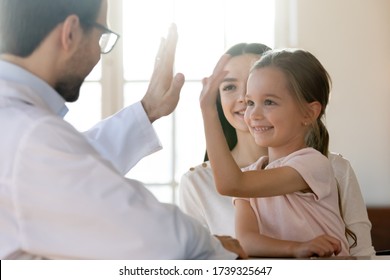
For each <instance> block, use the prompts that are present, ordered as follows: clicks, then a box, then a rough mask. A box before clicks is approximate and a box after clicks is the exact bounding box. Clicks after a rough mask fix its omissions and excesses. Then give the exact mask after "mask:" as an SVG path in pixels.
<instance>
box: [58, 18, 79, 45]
mask: <svg viewBox="0 0 390 280" xmlns="http://www.w3.org/2000/svg"><path fill="white" fill-rule="evenodd" d="M60 32H61V33H60V44H61V47H62V49H63V50H64V51H66V52H72V51H73V50H74V49H77V47H78V45H79V43H80V41H81V40H82V38H83V37H82V36H83V34H84V33H83V29H82V27H81V24H80V19H79V17H78V16H76V15H70V16H68V17H67V18H66V19H65V20H64V22H63V23H62V25H61V27H60Z"/></svg>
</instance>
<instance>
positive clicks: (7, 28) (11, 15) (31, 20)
mask: <svg viewBox="0 0 390 280" xmlns="http://www.w3.org/2000/svg"><path fill="white" fill-rule="evenodd" d="M101 4H102V0H0V38H1V39H0V53H8V54H12V55H17V56H20V57H27V56H29V55H30V54H31V53H32V52H34V50H35V49H36V48H37V47H38V46H39V45H40V44H41V42H42V41H43V40H44V39H45V38H46V37H47V35H48V34H49V33H50V32H51V31H52V30H53V29H54V28H55V27H56V26H58V24H60V23H61V22H63V21H64V20H65V19H66V18H67V17H68V16H70V15H77V16H78V17H79V19H80V23H81V24H82V26H83V28H84V29H85V30H88V29H89V28H91V27H92V25H88V24H87V23H92V22H95V21H96V19H97V17H98V14H99V11H100V8H101Z"/></svg>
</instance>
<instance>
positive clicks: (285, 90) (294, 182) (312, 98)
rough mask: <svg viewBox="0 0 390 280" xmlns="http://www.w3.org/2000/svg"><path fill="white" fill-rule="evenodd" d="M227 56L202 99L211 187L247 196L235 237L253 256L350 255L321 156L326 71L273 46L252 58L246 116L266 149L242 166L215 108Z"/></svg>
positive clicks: (302, 55) (305, 56)
mask: <svg viewBox="0 0 390 280" xmlns="http://www.w3.org/2000/svg"><path fill="white" fill-rule="evenodd" d="M229 59H230V57H229V56H223V57H222V58H221V60H220V62H219V63H218V64H217V66H216V69H215V71H214V73H213V75H212V76H211V77H210V78H208V79H204V81H203V86H204V87H203V90H202V94H201V98H200V103H201V108H202V114H203V118H204V127H205V133H206V144H207V151H208V155H209V158H210V163H211V165H212V168H213V174H214V179H215V183H216V187H217V189H218V191H219V192H220V193H221V194H224V195H229V196H237V197H241V198H247V199H240V198H237V199H236V200H235V206H236V234H237V238H238V239H239V240H240V242H241V244H242V245H243V247H244V249H245V250H246V251H247V253H248V254H249V255H251V256H270V257H310V256H331V255H349V252H348V242H347V240H346V237H345V234H344V232H345V226H344V222H343V220H342V218H341V216H340V212H339V207H338V194H337V185H336V181H335V179H334V174H333V171H332V167H331V164H330V162H329V160H328V159H327V158H326V156H325V155H327V154H328V140H329V139H328V133H327V130H326V128H325V126H324V125H323V123H322V121H321V118H322V116H323V115H324V112H325V108H326V105H327V103H328V97H329V91H330V79H329V75H328V73H327V72H326V70H325V69H324V68H323V67H322V65H321V64H320V62H319V61H318V60H317V59H316V58H315V57H314V56H313V55H311V54H310V53H308V52H305V51H303V50H296V51H289V50H283V51H271V52H269V53H267V54H265V55H263V57H262V58H261V60H260V61H259V62H257V63H256V64H255V66H254V67H253V70H252V72H251V75H250V77H249V79H248V86H247V95H246V98H245V99H246V103H247V110H246V112H245V121H246V123H247V125H248V127H249V130H250V132H251V133H252V135H253V137H254V138H255V141H256V143H257V144H258V145H259V146H266V147H268V157H262V158H260V159H259V161H258V162H256V163H255V164H254V165H252V166H250V167H249V168H248V169H247V170H248V171H247V172H242V171H241V169H240V168H239V167H238V166H237V164H236V162H235V161H234V159H233V158H232V156H231V154H230V152H229V149H228V147H227V145H226V141H225V139H224V136H223V133H222V129H221V126H220V124H219V121H218V118H217V111H216V107H215V104H216V98H217V93H218V85H219V84H220V83H221V82H222V80H223V79H224V77H225V76H226V74H227V73H226V71H223V69H224V67H225V64H226V63H227V62H228V61H229ZM257 169H258V170H257ZM252 170H253V171H252ZM262 213H264V215H262ZM271 213H273V215H271Z"/></svg>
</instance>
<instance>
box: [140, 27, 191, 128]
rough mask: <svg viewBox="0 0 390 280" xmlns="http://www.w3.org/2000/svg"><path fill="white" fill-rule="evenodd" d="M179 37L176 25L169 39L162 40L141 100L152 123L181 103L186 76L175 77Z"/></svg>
mask: <svg viewBox="0 0 390 280" xmlns="http://www.w3.org/2000/svg"><path fill="white" fill-rule="evenodd" d="M177 37H178V35H177V29H176V25H175V24H172V25H171V27H170V29H169V33H168V36H167V38H166V39H165V38H162V39H161V43H160V47H159V50H158V52H157V56H156V61H155V65H154V70H153V74H152V77H151V80H150V83H149V87H148V89H147V91H146V94H145V96H144V97H143V98H142V100H141V103H142V105H143V107H144V109H145V112H146V114H147V115H148V117H149V120H150V122H154V121H155V120H157V119H159V118H160V117H163V116H167V115H169V114H170V113H172V112H173V110H174V109H175V108H176V105H177V103H178V102H179V96H180V91H181V88H182V87H183V84H184V75H183V74H181V73H177V74H176V75H175V76H174V75H173V65H174V61H175V51H176V44H177Z"/></svg>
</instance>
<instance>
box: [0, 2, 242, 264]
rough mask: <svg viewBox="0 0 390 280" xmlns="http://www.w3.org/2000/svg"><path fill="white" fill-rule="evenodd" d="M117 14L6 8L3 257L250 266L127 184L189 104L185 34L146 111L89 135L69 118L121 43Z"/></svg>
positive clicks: (77, 7) (233, 248)
mask: <svg viewBox="0 0 390 280" xmlns="http://www.w3.org/2000/svg"><path fill="white" fill-rule="evenodd" d="M106 14H107V0H82V1H80V0H33V1H32V0H30V1H26V0H0V38H1V40H0V127H1V129H2V134H1V137H0V159H1V160H0V228H1V230H0V258H1V259H235V258H237V257H241V258H245V257H246V255H245V253H244V252H243V251H242V248H241V247H240V245H239V243H238V242H237V240H235V239H232V238H230V237H225V236H222V237H214V236H212V235H210V234H209V233H208V232H207V231H206V230H205V229H204V228H203V227H202V226H201V225H200V224H199V223H198V222H196V221H195V220H193V219H192V218H190V217H188V216H186V215H184V214H183V213H182V212H181V211H180V210H179V209H178V208H177V207H176V206H173V205H168V204H163V203H160V202H158V201H157V200H156V198H155V197H154V196H153V195H152V194H151V193H150V192H149V191H148V190H147V189H146V188H145V187H144V186H143V185H142V183H140V182H138V181H135V180H130V179H126V178H125V177H124V174H126V173H127V172H128V171H129V169H131V168H132V167H133V165H134V164H136V163H137V162H138V161H139V160H140V159H141V158H142V157H144V156H146V155H148V154H150V153H152V152H155V151H157V150H159V149H160V148H161V147H160V142H159V140H158V138H157V136H156V134H155V132H154V130H153V128H152V125H151V123H152V122H153V121H154V120H156V119H158V118H160V117H162V116H165V115H168V114H170V113H171V112H172V111H173V110H174V108H175V107H176V105H177V102H178V99H179V94H180V90H181V87H182V86H183V83H184V77H183V75H182V74H177V75H176V76H175V77H173V74H172V73H173V61H174V55H175V47H176V41H177V34H176V29H175V26H172V28H171V29H170V33H169V35H168V37H167V40H166V41H164V42H162V44H161V46H160V49H159V51H158V54H157V58H156V65H155V69H154V72H153V75H152V79H151V82H150V85H149V88H148V90H147V92H146V94H145V96H144V97H143V99H142V101H141V102H139V103H136V104H134V105H132V106H130V107H128V108H125V109H124V110H122V111H121V112H119V113H117V114H116V115H114V116H112V117H111V118H108V119H107V120H104V121H102V122H101V123H99V124H98V125H97V126H95V127H93V128H92V129H91V130H90V131H88V132H87V133H85V134H84V135H83V134H80V133H79V132H77V131H76V130H75V129H74V128H73V127H72V126H71V125H70V124H68V123H67V122H65V121H64V120H63V116H64V115H65V114H66V112H67V108H66V106H65V102H66V101H68V102H72V101H76V100H77V99H78V96H79V89H80V86H81V84H82V83H83V81H84V79H85V77H86V76H87V75H88V73H89V72H90V71H91V70H92V68H93V67H94V66H95V64H96V63H97V62H98V60H99V58H100V54H101V53H108V52H109V51H110V50H111V49H112V48H113V46H114V45H115V42H116V40H117V39H118V35H117V34H115V33H114V32H112V31H111V30H109V29H108V28H107V27H106Z"/></svg>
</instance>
